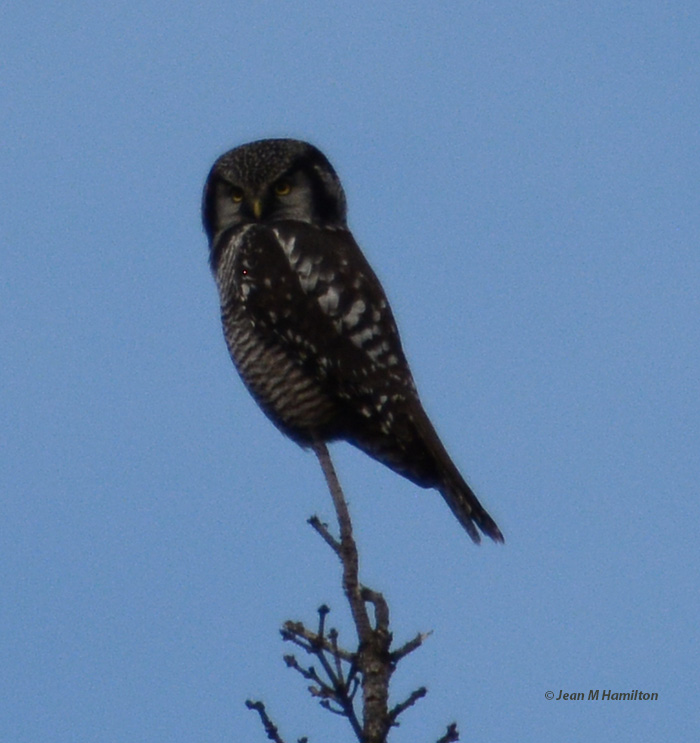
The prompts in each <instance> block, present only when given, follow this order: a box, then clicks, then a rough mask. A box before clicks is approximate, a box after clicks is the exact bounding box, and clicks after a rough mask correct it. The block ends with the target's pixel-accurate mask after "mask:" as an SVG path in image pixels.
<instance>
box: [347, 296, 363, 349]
mask: <svg viewBox="0 0 700 743" xmlns="http://www.w3.org/2000/svg"><path fill="white" fill-rule="evenodd" d="M365 309H367V305H366V304H365V302H364V300H362V299H356V300H355V301H354V302H353V303H352V307H351V308H350V309H349V310H348V311H347V312H346V313H345V314H344V315H343V322H344V323H345V325H346V326H347V327H348V328H354V327H355V325H357V323H358V322H359V321H360V317H361V315H362V313H363V312H364V311H365ZM353 337H354V336H353ZM353 342H354V341H353ZM358 345H359V344H358Z"/></svg>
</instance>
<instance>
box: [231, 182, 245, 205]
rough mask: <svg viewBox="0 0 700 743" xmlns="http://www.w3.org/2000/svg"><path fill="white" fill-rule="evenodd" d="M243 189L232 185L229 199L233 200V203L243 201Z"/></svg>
mask: <svg viewBox="0 0 700 743" xmlns="http://www.w3.org/2000/svg"><path fill="white" fill-rule="evenodd" d="M243 195H244V194H243V189H242V188H238V186H234V187H233V188H232V189H231V201H233V203H234V204H240V203H241V201H243Z"/></svg>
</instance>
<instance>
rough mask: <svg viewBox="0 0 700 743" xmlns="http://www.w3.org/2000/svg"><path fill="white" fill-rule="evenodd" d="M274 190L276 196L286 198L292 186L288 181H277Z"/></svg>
mask: <svg viewBox="0 0 700 743" xmlns="http://www.w3.org/2000/svg"><path fill="white" fill-rule="evenodd" d="M274 189H275V193H276V194H277V195H278V196H286V195H287V194H288V193H289V192H290V191H291V190H292V184H291V183H290V182H289V181H277V183H275V186H274Z"/></svg>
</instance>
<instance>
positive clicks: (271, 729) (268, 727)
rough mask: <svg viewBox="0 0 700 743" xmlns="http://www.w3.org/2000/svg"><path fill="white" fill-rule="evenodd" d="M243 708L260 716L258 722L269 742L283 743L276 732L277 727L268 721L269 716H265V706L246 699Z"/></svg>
mask: <svg viewBox="0 0 700 743" xmlns="http://www.w3.org/2000/svg"><path fill="white" fill-rule="evenodd" d="M245 706H246V707H247V708H248V709H253V710H255V711H256V712H257V713H258V714H259V715H260V721H261V722H262V724H263V727H264V728H265V735H267V737H268V738H269V740H272V741H274V743H284V740H282V738H281V737H280V734H279V731H278V730H277V726H276V725H275V724H274V723H273V722H272V720H271V719H270V716H269V715H268V714H267V710H266V709H265V705H264V704H263V703H262V702H254V701H253V700H252V699H246V702H245Z"/></svg>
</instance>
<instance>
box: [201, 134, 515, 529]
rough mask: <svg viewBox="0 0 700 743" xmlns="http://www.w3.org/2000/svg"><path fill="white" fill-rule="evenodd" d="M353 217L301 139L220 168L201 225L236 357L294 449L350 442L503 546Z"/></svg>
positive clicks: (238, 154)
mask: <svg viewBox="0 0 700 743" xmlns="http://www.w3.org/2000/svg"><path fill="white" fill-rule="evenodd" d="M346 212H347V209H346V200H345V193H344V191H343V187H342V186H341V184H340V180H339V178H338V176H337V175H336V172H335V170H334V169H333V167H332V166H331V164H330V162H329V161H328V160H327V158H326V157H325V156H324V155H323V153H321V152H320V151H319V150H318V149H316V147H314V146H313V145H311V144H308V143H306V142H301V141H297V140H294V139H264V140H260V141H257V142H251V143H250V144H245V145H242V146H240V147H237V148H235V149H233V150H230V151H229V152H227V153H225V154H224V155H222V156H221V157H220V158H219V159H218V160H217V161H216V162H215V163H214V165H213V167H212V169H211V171H210V173H209V176H208V178H207V181H206V185H205V188H204V195H203V203H202V217H203V222H204V230H205V232H206V234H207V238H208V240H209V257H210V264H211V269H212V272H213V274H214V277H215V279H216V284H217V288H218V291H219V297H220V301H221V320H222V324H223V330H224V336H225V339H226V343H227V345H228V349H229V352H230V354H231V358H232V359H233V362H234V364H235V366H236V368H237V370H238V372H239V374H240V376H241V378H242V380H243V382H244V384H245V386H246V387H247V388H248V390H249V391H250V393H251V394H252V396H253V397H254V398H255V400H256V401H257V403H258V405H259V406H260V407H261V408H262V410H263V411H264V412H265V414H266V415H267V416H268V417H269V418H270V420H271V421H272V422H273V423H274V424H275V426H277V428H278V429H279V430H280V431H282V433H284V434H286V435H287V436H288V437H289V438H290V439H292V440H293V441H295V442H296V443H297V444H299V445H301V446H302V447H309V446H313V445H314V444H315V443H318V442H329V441H336V440H344V441H348V442H349V443H351V444H353V445H354V446H356V447H358V448H359V449H361V450H362V451H363V452H365V453H367V454H368V455H369V456H370V457H373V458H374V459H376V460H378V461H379V462H381V463H382V464H385V465H386V466H387V467H390V468H391V469H392V470H394V471H395V472H397V473H398V474H400V475H403V476H404V477H406V478H408V479H409V480H411V481H412V482H414V483H415V484H416V485H419V486H421V487H423V488H435V489H436V490H438V491H439V492H440V494H441V495H442V496H443V498H444V499H445V501H446V502H447V505H448V506H449V507H450V508H451V509H452V512H453V513H454V515H455V516H456V517H457V519H458V520H459V522H460V523H461V524H462V526H463V527H464V529H466V531H467V533H468V534H469V536H470V537H471V538H472V540H474V542H477V543H478V542H479V541H480V535H479V531H478V530H481V531H482V532H483V533H484V534H486V535H488V536H489V537H491V538H492V539H493V540H495V541H498V542H501V541H503V536H502V534H501V532H500V530H499V528H498V526H496V523H495V522H494V520H493V519H492V518H491V517H490V516H489V514H488V513H487V512H486V510H485V509H484V508H483V506H482V505H481V504H480V503H479V501H478V500H477V498H476V496H475V495H474V493H473V492H472V490H471V488H470V487H469V485H467V483H466V482H465V480H464V478H463V477H462V476H461V474H460V473H459V471H458V469H457V467H456V466H455V465H454V463H453V462H452V460H451V459H450V457H449V455H448V454H447V451H446V450H445V447H444V446H443V445H442V442H441V441H440V439H439V437H438V435H437V433H436V432H435V429H434V428H433V426H432V424H431V422H430V420H429V418H428V416H427V414H426V413H425V411H424V409H423V406H422V404H421V401H420V399H419V397H418V392H417V391H416V385H415V384H414V381H413V377H412V375H411V371H410V369H409V366H408V362H407V361H406V357H405V355H404V352H403V348H402V346H401V340H400V338H399V332H398V329H397V326H396V322H395V321H394V316H393V314H392V311H391V308H390V307H389V303H388V302H387V298H386V295H385V293H384V290H383V288H382V285H381V284H380V283H379V279H378V278H377V277H376V275H375V273H374V271H373V270H372V268H371V267H370V265H369V263H368V262H367V260H366V259H365V257H364V255H363V253H362V251H361V250H360V248H359V246H358V245H357V243H356V242H355V240H354V238H353V236H352V233H351V232H350V230H349V229H348V225H347V220H346ZM477 527H478V529H477Z"/></svg>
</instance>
